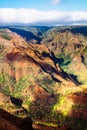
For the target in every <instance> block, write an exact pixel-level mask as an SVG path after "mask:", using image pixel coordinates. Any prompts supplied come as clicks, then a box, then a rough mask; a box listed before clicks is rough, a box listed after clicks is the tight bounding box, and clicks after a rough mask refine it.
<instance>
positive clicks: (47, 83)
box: [0, 30, 87, 130]
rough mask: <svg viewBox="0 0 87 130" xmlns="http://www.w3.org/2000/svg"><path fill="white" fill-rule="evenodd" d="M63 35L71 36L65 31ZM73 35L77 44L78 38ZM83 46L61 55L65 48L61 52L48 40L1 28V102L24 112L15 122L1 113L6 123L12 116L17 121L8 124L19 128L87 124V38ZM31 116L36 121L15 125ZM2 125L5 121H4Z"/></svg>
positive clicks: (11, 110)
mask: <svg viewBox="0 0 87 130" xmlns="http://www.w3.org/2000/svg"><path fill="white" fill-rule="evenodd" d="M66 33H67V32H66ZM60 35H63V33H62V34H60ZM67 35H70V39H71V37H72V39H73V37H74V36H72V35H71V33H70V34H67ZM63 36H64V37H66V35H65V33H64V35H63ZM58 38H59V37H58ZM76 38H77V40H76V43H77V44H79V43H78V42H79V41H78V37H76ZM71 41H73V42H72V46H74V45H73V44H74V40H71ZM83 41H84V40H83ZM66 42H67V41H66ZM69 42H70V40H69V41H68V46H67V47H68V49H67V48H66V47H64V50H63V51H64V53H65V52H68V51H67V50H69V49H70V48H69V45H70V47H71V43H69ZM58 45H59V46H60V44H58ZM64 45H65V43H64ZM54 46H55V45H54ZM77 48H78V49H76V50H75V53H73V52H72V53H71V52H70V53H69V52H68V53H66V54H64V56H62V57H61V56H60V54H61V51H62V49H61V48H60V53H57V55H56V53H54V51H53V49H52V50H51V48H49V47H48V48H47V46H45V45H44V44H32V43H31V42H27V41H25V40H24V39H23V38H22V37H20V36H19V35H17V34H16V33H13V32H11V31H9V30H1V32H0V108H1V109H4V110H5V111H7V112H9V113H10V114H12V115H15V116H16V117H20V118H17V120H20V122H19V123H18V124H16V123H15V124H14V123H13V122H11V121H9V118H10V115H9V116H8V117H9V118H8V119H7V117H5V116H3V115H1V113H0V117H1V121H2V122H3V120H5V122H6V124H7V122H9V123H8V124H11V125H12V124H13V126H12V128H11V126H8V128H10V129H14V130H16V129H21V130H22V129H23V130H24V129H25V130H27V129H28V127H29V126H30V127H31V128H32V127H33V129H38V130H41V129H45V130H46V129H49V128H50V130H51V129H55V130H56V129H59V130H64V129H65V130H68V129H72V130H77V129H79V130H82V129H85V128H87V125H86V119H87V111H86V107H87V85H86V73H87V70H86V63H85V62H86V61H85V62H84V61H83V60H84V57H85V55H86V46H85V45H84V44H83V45H82V46H81V47H80V46H79V47H77ZM56 52H57V51H56ZM84 52H85V53H84ZM67 57H68V58H67ZM79 68H81V71H80V69H79ZM83 76H85V77H83ZM1 111H2V110H1ZM3 113H4V111H3ZM16 117H15V119H16ZM28 117H29V118H28ZM30 117H31V119H32V121H33V124H32V121H31V124H30V125H26V126H25V128H24V126H23V125H21V127H18V128H15V127H17V126H20V125H19V124H21V123H23V122H24V124H28V123H27V122H28V119H30ZM13 118H14V117H13ZM13 118H12V119H13ZM29 121H30V120H29ZM38 124H39V125H38ZM40 124H42V126H41V125H40ZM44 125H46V127H44ZM1 126H2V127H3V124H1ZM48 126H50V127H48ZM13 127H14V128H13ZM3 129H7V128H5V127H3ZM7 130H8V129H7Z"/></svg>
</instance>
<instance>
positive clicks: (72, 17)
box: [0, 8, 87, 25]
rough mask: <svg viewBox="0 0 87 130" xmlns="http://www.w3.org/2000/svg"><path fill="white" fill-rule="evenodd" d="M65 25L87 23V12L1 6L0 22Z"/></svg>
mask: <svg viewBox="0 0 87 130" xmlns="http://www.w3.org/2000/svg"><path fill="white" fill-rule="evenodd" d="M20 23H21V24H38V25H43V24H44V25H57V24H59V25H62V24H63V25H64V24H74V23H76V24H78V23H82V24H85V23H87V12H82V11H76V12H60V11H58V10H54V11H40V10H36V9H25V8H19V9H14V8H1V9H0V24H20Z"/></svg>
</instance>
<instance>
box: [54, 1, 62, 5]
mask: <svg viewBox="0 0 87 130" xmlns="http://www.w3.org/2000/svg"><path fill="white" fill-rule="evenodd" d="M61 2H62V0H53V2H52V3H53V4H59V3H61Z"/></svg>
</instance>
